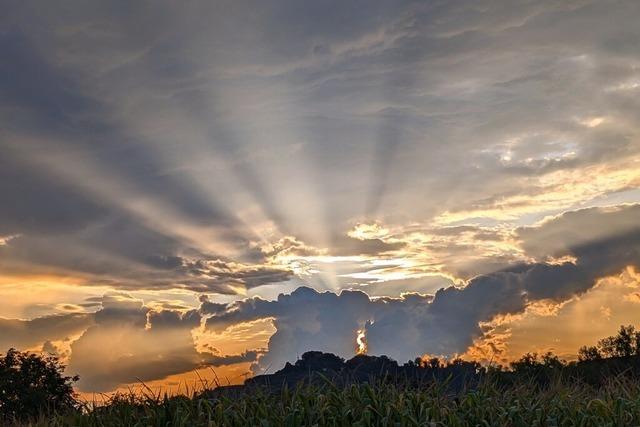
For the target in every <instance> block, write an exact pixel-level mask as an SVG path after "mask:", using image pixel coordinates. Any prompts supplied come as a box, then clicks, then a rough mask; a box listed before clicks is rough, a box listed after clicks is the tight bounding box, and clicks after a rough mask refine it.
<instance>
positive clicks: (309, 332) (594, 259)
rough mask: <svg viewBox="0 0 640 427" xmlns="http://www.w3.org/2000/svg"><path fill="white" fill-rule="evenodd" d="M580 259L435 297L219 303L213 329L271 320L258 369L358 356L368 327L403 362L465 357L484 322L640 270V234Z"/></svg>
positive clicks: (311, 296) (584, 248) (480, 279)
mask: <svg viewBox="0 0 640 427" xmlns="http://www.w3.org/2000/svg"><path fill="white" fill-rule="evenodd" d="M571 253H572V255H574V256H575V258H576V259H575V261H573V262H564V263H555V264H547V263H533V264H521V265H517V266H514V267H511V268H508V269H504V270H501V271H497V272H495V273H491V274H485V275H481V276H477V277H475V278H473V279H471V280H470V281H469V282H468V283H467V284H466V286H464V287H462V288H458V287H453V286H450V287H448V288H443V289H440V290H438V291H437V292H436V293H435V295H433V296H425V295H420V294H406V295H403V296H401V297H400V298H388V297H387V298H384V297H383V298H370V297H368V296H367V294H365V293H363V292H358V291H343V292H342V293H340V294H339V295H338V294H334V293H331V292H324V293H319V292H317V291H315V290H313V289H310V288H299V289H297V290H295V291H294V292H293V293H291V294H290V295H280V296H279V297H278V299H277V300H275V301H265V300H262V299H259V298H253V299H247V300H242V301H238V302H234V303H231V304H229V305H227V307H226V308H224V309H223V308H222V307H221V306H219V305H216V306H214V307H212V308H213V309H212V310H207V307H206V306H205V305H203V307H202V311H203V312H204V313H207V311H209V313H210V314H212V316H211V317H209V318H208V319H207V321H206V326H207V328H208V329H210V330H213V331H221V330H224V329H225V328H227V327H229V326H230V325H233V324H236V323H239V322H248V321H253V320H256V319H264V318H272V319H273V324H274V326H275V328H276V329H277V331H276V333H275V334H274V335H273V336H272V337H271V339H270V341H269V347H268V352H267V353H266V354H265V355H264V356H263V357H261V358H260V359H259V362H258V364H257V365H255V369H256V371H258V372H260V371H261V370H264V369H267V368H268V367H270V366H274V367H275V368H279V367H280V366H281V365H282V364H284V363H285V362H286V361H288V360H291V359H294V358H295V357H297V356H298V355H300V354H302V353H303V352H304V351H307V350H312V349H317V350H324V351H331V352H334V353H336V354H339V355H341V356H344V357H346V356H349V355H351V354H353V351H354V343H355V336H356V331H357V330H360V329H365V330H366V334H367V342H368V345H369V349H370V351H371V352H373V353H376V354H386V355H388V356H390V357H393V358H395V359H398V360H400V361H404V360H409V359H411V358H412V357H415V356H417V355H421V354H424V353H429V354H440V355H452V354H461V353H463V352H464V351H466V350H467V348H469V346H471V345H472V344H473V342H474V340H475V339H477V338H479V337H481V336H482V335H483V330H482V328H481V323H482V322H489V321H491V320H492V319H494V318H495V317H496V316H499V315H508V314H517V313H522V312H523V311H524V310H525V309H526V308H527V307H528V306H529V305H530V304H531V303H534V302H537V301H554V302H562V301H566V300H568V299H570V298H572V297H573V296H575V295H580V294H582V293H584V292H585V291H587V290H588V289H590V288H591V287H593V286H594V284H595V283H596V281H597V279H599V278H602V277H607V276H611V275H614V274H616V273H619V272H620V271H622V270H624V268H625V267H626V266H628V265H640V230H638V229H637V228H636V230H635V231H634V232H632V233H628V232H627V233H625V234H623V235H616V236H612V237H609V238H605V239H600V240H596V241H590V242H589V243H588V244H582V245H579V246H576V247H573V248H571Z"/></svg>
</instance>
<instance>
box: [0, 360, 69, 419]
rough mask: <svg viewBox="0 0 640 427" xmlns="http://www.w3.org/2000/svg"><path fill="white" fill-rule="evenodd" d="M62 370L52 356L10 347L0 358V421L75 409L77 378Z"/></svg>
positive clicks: (62, 367)
mask: <svg viewBox="0 0 640 427" xmlns="http://www.w3.org/2000/svg"><path fill="white" fill-rule="evenodd" d="M63 371H64V366H62V365H61V364H60V363H59V361H58V359H57V358H56V357H54V356H49V357H43V356H40V355H37V354H29V353H26V352H25V353H23V352H19V351H17V350H15V349H13V348H12V349H9V351H7V353H6V354H5V355H4V356H2V357H0V424H2V422H1V420H5V421H6V420H20V419H25V418H29V417H33V416H37V415H39V414H43V413H47V412H49V411H53V410H59V411H62V410H68V409H72V408H75V407H76V406H77V401H76V396H75V393H74V391H73V382H74V381H77V380H78V377H68V376H65V375H64V374H63Z"/></svg>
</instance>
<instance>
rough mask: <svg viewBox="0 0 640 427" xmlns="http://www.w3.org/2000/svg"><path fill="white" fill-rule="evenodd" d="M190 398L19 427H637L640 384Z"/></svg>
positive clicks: (315, 388)
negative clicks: (455, 391)
mask: <svg viewBox="0 0 640 427" xmlns="http://www.w3.org/2000/svg"><path fill="white" fill-rule="evenodd" d="M206 396H207V394H206V393H205V394H200V395H199V396H198V395H194V396H192V397H186V396H178V397H168V396H159V395H154V394H153V393H151V391H149V392H148V393H147V394H145V395H140V394H137V395H136V394H128V395H116V396H114V397H112V398H111V399H110V400H109V401H107V402H106V403H105V404H104V405H102V406H100V407H96V408H94V409H91V410H89V409H88V408H87V409H86V410H85V411H81V412H76V413H71V414H57V415H53V416H49V417H47V418H41V419H37V420H34V421H32V422H31V423H27V424H21V426H27V425H28V426H34V427H35V426H43V427H44V426H79V427H82V426H158V427H159V426H163V427H166V426H345V427H346V426H452V427H455V426H634V425H640V384H639V383H638V382H637V381H634V380H632V379H629V378H626V377H622V376H619V377H616V378H613V379H611V380H610V381H609V382H608V383H607V384H606V385H604V386H602V387H598V388H594V387H591V386H586V385H582V384H578V383H575V382H574V383H567V382H566V381H562V380H560V379H557V380H555V381H553V382H552V383H551V384H547V385H545V386H539V385H538V383H536V381H534V380H532V381H522V382H520V383H518V384H513V385H509V386H499V385H498V383H497V382H496V381H493V380H491V378H488V379H486V380H484V381H483V382H482V384H480V385H479V386H477V387H474V388H473V389H468V390H463V391H460V392H457V393H451V392H450V391H449V388H448V387H447V384H446V382H440V383H431V384H424V385H421V386H415V385H413V386H409V385H403V384H398V383H392V382H387V381H378V382H374V383H372V384H350V385H345V386H337V385H335V384H333V383H331V382H329V381H325V382H324V383H321V384H311V385H302V386H299V387H297V388H295V389H288V388H286V387H285V388H284V389H282V390H280V391H279V392H277V393H275V392H272V391H270V390H268V389H265V388H253V389H247V390H242V391H238V392H234V393H225V392H217V393H216V392H214V393H210V394H208V397H206Z"/></svg>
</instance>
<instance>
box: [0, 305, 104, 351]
mask: <svg viewBox="0 0 640 427" xmlns="http://www.w3.org/2000/svg"><path fill="white" fill-rule="evenodd" d="M93 322H94V316H93V314H85V313H70V314H59V315H52V316H44V317H36V318H34V319H30V320H21V319H3V318H0V351H4V350H6V349H8V348H9V347H15V348H18V349H21V350H26V349H30V348H33V347H37V346H40V345H42V344H43V343H44V342H45V341H48V340H51V341H54V340H64V339H67V338H70V337H73V336H75V335H77V334H79V333H81V332H82V331H84V330H85V329H87V328H88V327H89V326H90V325H92V324H93Z"/></svg>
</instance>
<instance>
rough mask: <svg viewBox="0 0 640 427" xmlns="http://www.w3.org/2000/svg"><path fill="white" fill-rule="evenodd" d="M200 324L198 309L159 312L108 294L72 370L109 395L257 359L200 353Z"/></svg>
mask: <svg viewBox="0 0 640 427" xmlns="http://www.w3.org/2000/svg"><path fill="white" fill-rule="evenodd" d="M200 321H201V316H200V313H199V311H198V310H183V311H176V310H161V311H154V310H151V309H149V308H148V307H146V306H145V305H144V304H143V303H142V301H141V300H138V299H135V298H133V297H131V296H130V295H127V294H122V293H110V294H105V295H104V296H103V298H102V308H101V309H100V310H98V311H97V312H96V313H95V324H94V325H93V326H91V327H89V328H88V329H87V330H86V331H85V332H84V333H83V334H82V335H81V336H80V338H78V339H77V340H76V341H74V342H73V343H72V344H71V356H70V359H69V367H68V371H69V372H72V373H74V374H75V373H77V374H79V375H80V382H79V383H78V387H79V388H80V389H81V390H83V391H109V390H113V389H114V388H116V387H117V386H119V385H122V384H130V383H135V382H138V381H150V380H157V379H162V378H165V377H167V376H169V375H173V374H180V373H184V372H188V371H191V370H193V369H196V368H199V367H202V366H221V365H228V364H233V363H240V362H249V361H253V360H255V359H256V357H257V355H258V352H257V351H254V350H252V351H246V352H244V353H242V354H238V355H220V354H213V353H209V352H198V351H197V350H196V348H195V343H194V339H193V336H192V331H193V330H194V329H196V328H198V327H199V326H200Z"/></svg>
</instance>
